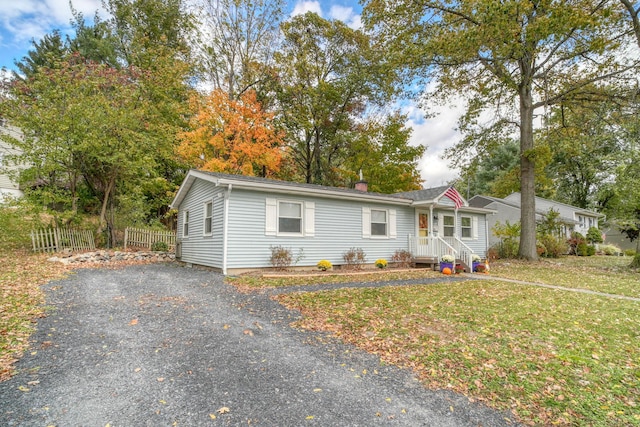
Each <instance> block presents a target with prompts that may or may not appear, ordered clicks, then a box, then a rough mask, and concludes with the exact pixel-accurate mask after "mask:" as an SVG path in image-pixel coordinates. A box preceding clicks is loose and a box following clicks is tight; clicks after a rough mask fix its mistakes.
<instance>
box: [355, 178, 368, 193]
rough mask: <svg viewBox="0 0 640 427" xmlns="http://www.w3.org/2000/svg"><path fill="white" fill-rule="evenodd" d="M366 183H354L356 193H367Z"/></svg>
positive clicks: (363, 181)
mask: <svg viewBox="0 0 640 427" xmlns="http://www.w3.org/2000/svg"><path fill="white" fill-rule="evenodd" d="M367 187H368V186H367V181H365V180H363V179H361V180H360V181H358V182H356V190H358V191H362V192H363V193H366V192H367Z"/></svg>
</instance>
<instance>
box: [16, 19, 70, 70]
mask: <svg viewBox="0 0 640 427" xmlns="http://www.w3.org/2000/svg"><path fill="white" fill-rule="evenodd" d="M31 44H32V46H33V49H32V50H30V51H29V52H28V53H27V56H25V57H23V58H22V59H21V60H20V61H18V62H16V63H15V64H16V67H17V68H18V70H20V73H21V74H22V76H23V77H26V78H29V77H31V76H33V75H34V74H35V73H36V72H37V71H38V69H39V68H40V67H48V68H53V67H54V66H56V65H57V64H59V62H60V60H61V59H62V58H63V57H64V56H65V55H66V54H67V53H68V52H69V49H68V46H67V44H66V43H65V40H64V39H63V38H62V36H61V35H60V31H59V30H54V31H52V32H51V33H50V34H45V36H44V37H43V38H42V40H40V41H35V40H32V41H31Z"/></svg>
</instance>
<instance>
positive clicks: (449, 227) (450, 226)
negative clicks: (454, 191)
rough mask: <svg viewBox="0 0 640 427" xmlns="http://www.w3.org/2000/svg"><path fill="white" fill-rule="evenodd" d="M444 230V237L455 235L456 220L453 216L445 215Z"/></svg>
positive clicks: (443, 218) (443, 220)
mask: <svg viewBox="0 0 640 427" xmlns="http://www.w3.org/2000/svg"><path fill="white" fill-rule="evenodd" d="M442 231H443V234H444V237H453V235H454V232H455V220H454V218H453V216H451V215H443V217H442Z"/></svg>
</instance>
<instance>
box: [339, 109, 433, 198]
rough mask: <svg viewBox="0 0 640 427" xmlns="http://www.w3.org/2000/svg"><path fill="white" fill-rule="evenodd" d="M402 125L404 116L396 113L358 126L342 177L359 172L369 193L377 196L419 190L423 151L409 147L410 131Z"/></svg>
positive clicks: (357, 175)
mask: <svg viewBox="0 0 640 427" xmlns="http://www.w3.org/2000/svg"><path fill="white" fill-rule="evenodd" d="M405 123H406V116H404V115H402V114H399V113H396V114H393V115H390V116H386V117H383V118H382V119H381V120H380V121H375V120H373V119H371V120H368V121H366V122H365V123H363V124H361V125H359V126H358V129H359V132H357V135H356V137H355V138H354V142H353V144H352V146H351V147H350V151H351V154H350V155H349V156H348V157H347V160H346V161H345V165H344V169H345V172H344V173H345V176H348V171H362V174H363V177H365V179H366V180H367V181H368V183H369V186H368V188H369V191H375V192H379V193H387V194H390V193H397V192H402V191H411V190H419V189H420V188H421V185H420V183H421V181H422V179H421V178H420V172H419V170H418V161H419V160H420V157H422V155H423V154H424V152H425V147H424V146H423V145H417V146H411V145H410V144H409V138H410V137H411V129H410V128H407V127H406V126H405ZM351 176H352V180H353V181H356V180H357V179H359V174H354V173H352V175H351Z"/></svg>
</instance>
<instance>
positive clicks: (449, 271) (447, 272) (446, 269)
mask: <svg viewBox="0 0 640 427" xmlns="http://www.w3.org/2000/svg"><path fill="white" fill-rule="evenodd" d="M442 274H446V275H449V274H451V269H450V268H449V267H445V268H443V269H442Z"/></svg>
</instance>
